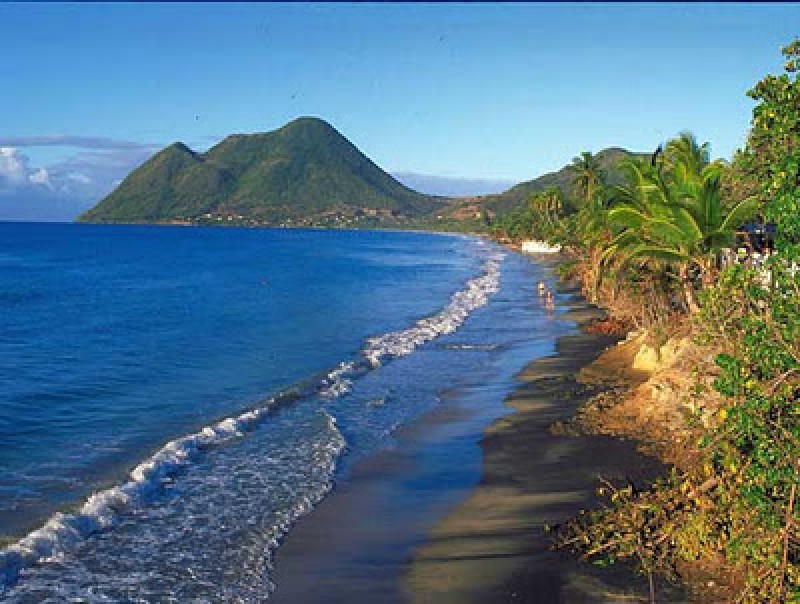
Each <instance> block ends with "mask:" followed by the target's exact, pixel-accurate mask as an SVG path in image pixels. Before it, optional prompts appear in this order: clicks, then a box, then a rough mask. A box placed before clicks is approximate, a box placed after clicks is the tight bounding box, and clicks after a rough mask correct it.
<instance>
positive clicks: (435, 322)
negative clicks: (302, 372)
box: [0, 253, 505, 595]
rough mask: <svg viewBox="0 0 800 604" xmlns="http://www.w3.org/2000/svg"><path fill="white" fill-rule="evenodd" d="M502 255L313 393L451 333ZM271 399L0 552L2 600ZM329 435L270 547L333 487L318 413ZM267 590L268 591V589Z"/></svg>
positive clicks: (244, 427)
mask: <svg viewBox="0 0 800 604" xmlns="http://www.w3.org/2000/svg"><path fill="white" fill-rule="evenodd" d="M504 256H505V254H502V253H496V254H495V255H493V256H492V257H491V258H489V259H488V260H487V261H486V263H485V264H484V267H483V268H484V272H483V273H482V274H481V275H480V276H478V277H475V278H473V279H471V280H469V281H467V283H466V287H465V288H464V289H462V290H460V291H458V292H456V293H455V294H453V296H451V298H450V301H449V302H448V304H447V305H446V306H445V307H444V308H443V309H442V310H441V311H440V312H438V313H437V314H435V315H433V316H431V317H427V318H425V319H421V320H419V321H417V322H416V323H415V324H414V325H413V326H412V327H410V328H408V329H404V330H401V331H396V332H390V333H387V334H384V335H381V336H377V337H375V338H370V339H368V340H367V346H366V348H365V350H364V351H363V358H364V360H362V361H360V362H358V361H349V362H343V363H340V364H339V365H337V367H336V368H335V369H333V370H331V371H330V372H329V373H328V374H327V376H326V377H325V378H324V379H323V380H322V381H321V383H320V385H319V387H318V394H319V395H320V396H322V397H323V398H328V399H333V398H336V397H339V396H341V395H343V394H346V393H347V392H349V391H350V389H351V386H352V383H353V380H355V379H356V378H357V377H358V376H359V375H362V374H363V373H365V372H366V371H368V370H369V369H371V368H377V367H379V366H380V365H381V362H382V361H384V360H386V359H387V358H391V357H400V356H405V355H407V354H410V353H411V352H413V351H414V350H415V349H416V348H417V347H418V346H420V345H421V344H424V343H425V342H428V341H430V340H433V339H434V338H436V337H439V336H441V335H444V334H448V333H452V332H454V331H455V330H456V329H458V328H459V327H460V326H461V324H462V323H463V322H464V321H465V320H466V319H467V317H468V316H469V314H470V313H471V312H472V311H474V310H475V309H477V308H480V307H481V306H484V305H485V304H486V303H487V302H488V301H489V297H490V296H491V295H492V294H493V293H495V292H496V291H497V290H498V288H499V281H500V261H501V260H502V258H503V257H504ZM274 402H275V399H274V398H273V399H269V401H267V403H266V404H265V405H264V406H262V407H259V408H257V409H253V410H251V411H247V412H245V413H242V414H240V415H237V416H235V417H229V418H226V419H223V420H221V421H219V422H217V423H215V424H212V425H209V426H206V427H205V428H203V429H202V430H200V431H199V432H195V433H193V434H189V435H187V436H183V437H181V438H178V439H175V440H173V441H170V442H168V443H167V444H166V445H164V446H163V447H162V448H161V449H159V450H158V451H157V452H156V453H155V454H154V455H152V456H151V457H149V458H148V459H146V460H145V461H143V462H142V463H140V464H139V465H138V466H136V467H135V468H134V469H133V470H131V472H130V474H129V477H128V480H127V481H126V482H125V483H123V484H121V485H118V486H115V487H112V488H110V489H107V490H104V491H99V492H97V493H94V494H93V495H91V496H90V497H89V498H88V499H87V500H86V501H85V502H84V504H83V506H81V508H80V510H78V511H77V512H75V513H71V514H63V513H56V514H55V515H53V516H52V517H51V518H50V519H49V520H48V521H47V523H46V524H45V525H44V526H42V527H41V528H39V529H37V530H35V531H33V532H31V533H29V534H28V535H26V536H25V537H23V538H22V539H20V540H19V541H18V542H17V543H15V544H13V545H11V546H9V547H7V548H5V549H3V550H0V595H2V593H3V588H4V587H7V586H10V585H12V584H13V583H15V582H16V580H17V578H18V577H19V575H20V573H21V572H22V571H23V570H24V569H26V568H28V567H30V566H33V565H34V564H36V563H40V562H47V561H48V560H56V559H58V558H59V557H60V556H62V555H63V554H65V553H67V552H69V551H70V550H72V549H73V548H74V547H75V546H76V545H77V544H78V543H80V542H81V541H83V540H84V539H86V538H87V537H89V536H90V535H92V534H93V533H96V532H98V531H102V530H105V529H109V528H112V527H113V526H114V525H115V524H117V522H118V521H119V517H120V513H121V512H124V511H125V510H126V509H127V508H129V507H131V506H132V505H136V504H141V503H143V502H146V501H147V499H148V497H149V496H151V495H152V494H153V493H154V492H156V491H157V490H158V489H159V487H160V486H161V485H162V484H163V483H165V482H167V481H169V480H170V477H171V476H172V475H174V474H175V473H176V472H177V471H178V470H179V469H181V468H184V467H185V466H187V465H188V464H190V463H191V462H192V460H193V459H195V458H196V457H197V456H198V454H199V453H201V452H202V451H203V450H205V449H208V448H211V447H214V446H217V445H220V444H223V443H225V442H227V441H230V440H232V439H234V438H237V437H240V436H242V435H243V434H244V433H245V432H248V431H250V430H252V429H253V428H254V427H255V426H256V425H257V424H258V423H259V422H260V421H261V420H263V418H264V416H265V415H266V414H267V413H269V411H270V410H271V408H272V405H273V403H274ZM322 412H323V413H324V414H325V416H326V417H327V420H328V422H329V427H330V429H331V430H332V431H333V433H334V439H333V441H332V443H331V444H330V446H329V447H325V450H324V451H323V452H322V453H321V459H320V460H319V461H320V469H321V470H322V471H323V472H324V473H326V474H327V476H328V477H329V479H328V480H327V482H326V483H325V485H324V486H323V488H322V489H321V490H320V491H318V492H315V493H314V494H312V495H310V496H306V497H303V498H301V499H300V500H299V501H297V502H295V505H294V506H293V507H292V508H291V509H290V510H288V511H287V512H286V514H285V517H283V518H282V519H281V520H280V521H279V522H278V524H277V525H276V527H275V531H274V533H273V536H272V538H271V539H270V546H271V547H273V548H274V547H276V546H277V545H278V540H279V538H280V537H281V536H282V535H284V534H285V533H286V531H288V530H289V527H290V526H291V524H292V523H293V522H294V521H295V520H296V519H297V518H298V517H299V516H301V515H303V514H305V513H307V512H308V511H310V510H311V509H312V508H313V507H314V506H315V505H316V503H318V502H319V501H320V500H321V499H322V498H323V497H324V495H325V494H326V493H327V492H328V491H329V490H330V489H331V488H332V486H333V485H332V481H331V480H330V477H331V476H332V475H333V472H334V470H335V465H336V459H337V458H338V456H339V455H340V454H341V452H342V451H343V450H344V448H345V441H344V438H343V437H342V436H341V434H340V433H339V431H338V429H337V428H336V421H335V419H334V418H333V417H332V416H330V415H329V414H328V413H327V412H325V411H324V410H323V411H322ZM268 590H271V589H268Z"/></svg>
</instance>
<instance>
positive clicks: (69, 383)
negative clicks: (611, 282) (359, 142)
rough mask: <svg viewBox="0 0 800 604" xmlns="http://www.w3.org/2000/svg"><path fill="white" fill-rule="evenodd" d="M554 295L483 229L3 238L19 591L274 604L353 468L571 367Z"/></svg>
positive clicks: (1, 561) (24, 231)
mask: <svg viewBox="0 0 800 604" xmlns="http://www.w3.org/2000/svg"><path fill="white" fill-rule="evenodd" d="M539 280H546V281H548V282H550V281H552V278H551V275H550V273H549V272H548V270H547V269H545V268H543V267H540V266H538V265H537V264H535V263H533V262H531V261H529V260H528V259H527V258H524V257H522V256H519V255H517V254H514V253H510V252H508V251H506V250H503V249H501V248H499V247H498V246H496V245H494V244H492V243H490V242H487V241H484V240H481V239H478V238H475V237H469V236H462V235H439V234H424V233H408V232H384V231H343V230H342V231H338V230H337V231H324V230H301V229H240V228H183V227H155V226H111V225H71V224H27V223H0V381H1V382H2V388H0V597H2V599H3V601H9V602H46V601H52V602H64V601H88V602H118V601H126V602H127V601H130V602H152V601H176V602H177V601H196V602H244V601H262V600H264V599H267V598H268V596H269V594H270V593H271V592H272V591H273V590H274V589H275V588H276V585H275V584H274V581H273V578H274V574H275V573H274V562H275V556H276V552H277V551H278V550H279V549H280V544H281V541H282V540H283V539H284V538H286V535H287V533H288V532H290V531H291V527H292V525H293V524H294V523H295V522H296V521H297V520H298V519H299V518H301V517H302V516H303V515H305V514H307V513H309V512H310V511H311V510H313V508H314V507H315V505H317V504H318V503H319V502H320V501H321V500H322V499H323V498H324V497H325V496H326V495H327V494H328V493H329V492H330V491H331V489H332V488H334V486H335V485H336V484H337V483H338V482H340V481H346V480H347V477H348V472H349V471H350V469H351V468H352V467H353V466H354V464H357V463H358V462H359V460H363V459H366V458H368V457H369V456H370V455H373V454H375V453H377V452H380V451H382V450H386V449H387V448H390V447H391V446H393V433H394V432H395V431H396V430H397V429H398V428H400V427H402V426H405V425H408V424H409V423H410V422H413V421H414V420H415V419H417V418H419V417H420V416H422V415H424V414H425V413H428V412H430V411H431V410H432V409H436V407H437V405H439V404H440V403H441V400H442V396H443V393H444V392H446V391H447V392H457V391H459V389H461V390H467V389H469V388H470V387H477V386H489V387H492V388H493V392H497V391H500V390H502V389H503V388H508V387H510V385H511V383H512V377H513V375H512V374H513V372H512V371H510V368H513V367H519V366H521V364H522V362H523V361H524V360H526V359H529V358H530V357H531V355H534V356H535V355H544V354H548V353H550V352H552V349H553V345H554V341H555V339H556V337H557V336H558V335H561V334H562V333H565V332H566V331H568V330H569V329H570V327H569V326H568V325H566V324H565V323H564V322H562V321H560V320H558V317H557V314H556V315H555V316H554V315H553V314H552V313H548V312H547V311H546V310H545V309H544V308H543V307H542V305H541V304H540V303H539V301H538V299H537V296H536V294H535V284H536V282H537V281H539ZM454 463H457V460H454Z"/></svg>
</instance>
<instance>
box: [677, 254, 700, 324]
mask: <svg viewBox="0 0 800 604" xmlns="http://www.w3.org/2000/svg"><path fill="white" fill-rule="evenodd" d="M678 277H679V278H680V280H681V286H682V287H683V296H684V298H685V299H686V308H687V309H688V310H689V314H690V315H693V314H696V313H697V311H698V310H700V307H699V306H698V305H697V298H696V297H695V295H694V286H693V285H692V282H691V280H690V279H689V265H688V264H682V265H681V267H680V268H679V269H678Z"/></svg>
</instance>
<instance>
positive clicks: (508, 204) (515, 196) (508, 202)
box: [483, 147, 650, 214]
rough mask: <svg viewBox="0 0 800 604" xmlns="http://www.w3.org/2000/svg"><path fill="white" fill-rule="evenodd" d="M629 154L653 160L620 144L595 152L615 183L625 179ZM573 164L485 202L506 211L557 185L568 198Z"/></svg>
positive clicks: (497, 211) (496, 210)
mask: <svg viewBox="0 0 800 604" xmlns="http://www.w3.org/2000/svg"><path fill="white" fill-rule="evenodd" d="M627 157H631V158H640V159H649V157H650V154H648V153H636V152H633V151H627V150H626V149H621V148H619V147H609V148H608V149H603V150H602V151H600V152H598V153H597V154H595V158H596V159H597V162H598V164H599V166H600V169H601V170H602V171H603V173H604V175H605V181H606V183H607V184H609V185H615V184H619V183H621V182H622V174H621V171H620V161H621V160H622V159H625V158H627ZM570 165H571V164H567V165H566V166H564V167H563V168H561V169H560V170H558V171H556V172H549V173H548V174H543V175H542V176H539V177H538V178H535V179H533V180H528V181H525V182H521V183H519V184H517V185H514V186H513V187H511V188H510V189H509V190H508V191H505V192H503V193H499V194H497V195H487V196H486V197H484V198H483V203H484V204H485V206H486V208H487V209H489V210H490V211H491V212H493V213H495V214H503V213H506V212H508V211H510V210H513V209H515V208H518V207H520V206H522V205H524V204H525V203H527V200H528V198H529V197H530V195H531V193H539V192H542V191H544V190H545V189H547V188H549V187H557V188H558V189H561V191H562V192H563V193H564V195H565V196H566V197H572V196H573V190H572V188H573V187H572V182H573V180H574V179H575V176H574V173H573V172H572V171H571V170H570Z"/></svg>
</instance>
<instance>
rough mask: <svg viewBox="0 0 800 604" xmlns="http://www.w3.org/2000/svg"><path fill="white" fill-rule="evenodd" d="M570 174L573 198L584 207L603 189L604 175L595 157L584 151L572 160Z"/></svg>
mask: <svg viewBox="0 0 800 604" xmlns="http://www.w3.org/2000/svg"><path fill="white" fill-rule="evenodd" d="M569 169H570V171H571V172H572V187H573V190H574V192H575V196H576V197H577V198H578V199H579V200H580V201H581V202H582V204H583V205H586V204H588V203H590V202H591V200H592V199H594V196H595V195H596V194H597V192H598V191H600V190H601V189H602V188H603V179H604V174H603V170H602V169H601V168H600V162H599V161H598V159H597V157H596V156H594V155H593V154H592V153H591V152H589V151H584V152H582V153H581V154H580V155H578V156H577V157H575V158H573V160H572V165H571V166H570V167H569Z"/></svg>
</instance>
